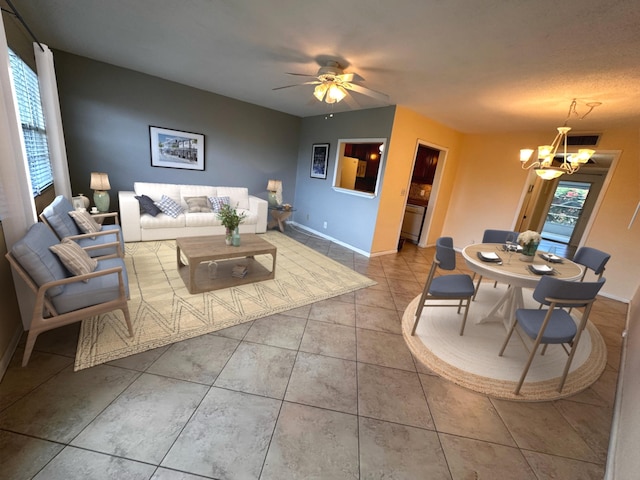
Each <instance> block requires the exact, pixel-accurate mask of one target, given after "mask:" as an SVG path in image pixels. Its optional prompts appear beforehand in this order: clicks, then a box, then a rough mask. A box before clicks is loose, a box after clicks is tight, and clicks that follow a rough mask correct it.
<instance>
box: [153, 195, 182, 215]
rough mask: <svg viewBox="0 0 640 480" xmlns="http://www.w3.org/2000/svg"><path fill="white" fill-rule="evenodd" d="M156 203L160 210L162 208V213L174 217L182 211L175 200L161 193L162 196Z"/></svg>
mask: <svg viewBox="0 0 640 480" xmlns="http://www.w3.org/2000/svg"><path fill="white" fill-rule="evenodd" d="M156 205H157V206H158V208H159V209H160V210H162V213H165V214H167V215H169V216H170V217H173V218H176V217H177V216H178V215H180V214H181V213H182V212H184V210H183V209H182V207H181V206H180V205H178V204H177V203H176V201H175V200H173V199H172V198H169V197H167V196H166V195H162V198H161V199H160V201H159V202H158V203H156Z"/></svg>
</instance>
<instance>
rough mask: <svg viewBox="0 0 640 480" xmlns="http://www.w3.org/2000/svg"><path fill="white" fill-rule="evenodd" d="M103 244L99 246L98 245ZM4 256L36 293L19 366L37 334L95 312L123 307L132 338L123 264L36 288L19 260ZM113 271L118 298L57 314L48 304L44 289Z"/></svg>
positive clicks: (25, 361) (89, 315)
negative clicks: (116, 278) (116, 280)
mask: <svg viewBox="0 0 640 480" xmlns="http://www.w3.org/2000/svg"><path fill="white" fill-rule="evenodd" d="M102 247H104V245H102V246H101V247H100V248H102ZM5 257H6V258H7V260H8V261H9V264H10V265H11V266H12V268H14V269H15V271H16V272H17V273H18V274H19V275H20V277H21V278H22V279H23V280H24V281H25V282H26V284H27V285H28V286H29V288H30V289H31V290H33V292H35V294H36V299H35V305H34V307H33V314H32V317H31V325H30V327H29V333H28V335H27V341H26V344H25V347H24V355H23V357H22V366H23V367H24V366H26V365H27V363H28V362H29V358H30V357H31V353H32V351H33V347H34V345H35V342H36V339H37V338H38V335H40V334H41V333H43V332H46V331H47V330H51V329H54V328H57V327H62V326H65V325H69V324H71V323H75V322H79V321H81V320H84V319H85V318H89V317H91V316H94V315H100V314H102V313H107V312H110V311H113V310H122V313H123V314H124V318H125V321H126V323H127V329H128V330H129V335H130V336H131V337H133V327H132V325H131V318H130V316H129V307H128V305H127V300H128V299H127V294H126V289H125V285H124V277H123V275H122V269H123V267H120V266H119V267H113V268H108V269H105V270H100V271H95V272H91V273H87V274H85V275H76V276H73V277H68V278H63V279H61V280H55V281H52V282H47V283H45V284H43V285H42V286H40V287H38V285H37V284H36V283H35V282H34V281H33V279H32V278H31V276H30V275H29V274H28V273H27V271H26V270H24V269H23V268H22V266H21V265H20V263H19V262H18V260H17V259H16V258H14V256H13V255H12V254H11V252H9V253H7V254H5ZM114 257H116V255H115V254H113V255H108V256H104V257H99V258H100V259H106V258H114ZM114 273H116V274H117V275H118V285H119V295H118V298H115V299H113V300H110V301H107V302H104V303H100V304H97V305H91V306H88V307H84V308H81V309H78V310H73V311H71V312H67V313H58V312H57V311H56V309H55V307H54V306H53V304H52V303H51V300H50V299H49V296H48V295H47V291H48V290H49V289H50V288H53V287H56V286H59V285H67V284H70V283H75V282H82V281H85V280H89V279H91V278H96V277H101V276H105V275H112V274H114Z"/></svg>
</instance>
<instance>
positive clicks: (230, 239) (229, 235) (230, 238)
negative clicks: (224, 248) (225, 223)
mask: <svg viewBox="0 0 640 480" xmlns="http://www.w3.org/2000/svg"><path fill="white" fill-rule="evenodd" d="M224 243H225V244H226V245H231V244H232V243H233V234H232V232H231V229H230V228H227V232H226V233H225V237H224Z"/></svg>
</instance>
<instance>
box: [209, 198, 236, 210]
mask: <svg viewBox="0 0 640 480" xmlns="http://www.w3.org/2000/svg"><path fill="white" fill-rule="evenodd" d="M209 201H210V202H211V206H212V207H213V211H214V212H216V213H218V212H219V211H220V209H221V208H222V206H223V205H229V204H231V199H230V198H229V197H209Z"/></svg>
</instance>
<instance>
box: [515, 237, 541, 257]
mask: <svg viewBox="0 0 640 480" xmlns="http://www.w3.org/2000/svg"><path fill="white" fill-rule="evenodd" d="M541 239H542V237H541V236H540V234H539V233H538V232H534V231H533V230H527V231H526V232H522V233H521V234H519V235H518V244H519V245H520V246H522V256H521V257H520V259H521V260H524V261H525V262H532V261H533V257H534V256H535V254H536V250H538V245H540V240H541Z"/></svg>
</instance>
